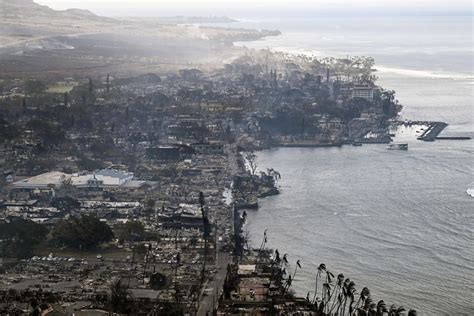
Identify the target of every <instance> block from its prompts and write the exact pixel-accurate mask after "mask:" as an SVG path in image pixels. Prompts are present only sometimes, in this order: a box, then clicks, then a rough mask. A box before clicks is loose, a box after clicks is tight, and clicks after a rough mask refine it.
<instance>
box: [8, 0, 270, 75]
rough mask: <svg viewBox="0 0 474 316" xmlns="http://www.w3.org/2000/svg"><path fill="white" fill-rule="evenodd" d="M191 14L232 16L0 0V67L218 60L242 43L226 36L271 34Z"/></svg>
mask: <svg viewBox="0 0 474 316" xmlns="http://www.w3.org/2000/svg"><path fill="white" fill-rule="evenodd" d="M199 21H201V22H207V23H220V22H222V23H227V22H232V21H234V20H232V19H229V18H225V17H210V18H209V17H207V18H199V17H188V18H186V17H176V18H155V19H154V18H146V19H139V18H127V19H125V18H124V19H118V18H114V19H112V18H107V17H101V16H97V15H95V14H94V13H92V12H90V11H87V10H80V9H68V10H63V11H58V10H53V9H51V8H49V7H47V6H43V5H39V4H37V3H35V2H33V1H32V0H0V75H4V76H8V77H16V76H25V75H30V76H31V75H34V76H51V75H54V76H63V75H64V74H68V75H72V74H79V75H82V74H86V73H87V74H90V73H91V72H93V71H109V72H112V73H125V72H127V73H129V72H132V73H141V72H143V71H150V69H156V71H161V70H166V69H168V68H170V67H171V68H179V67H184V66H189V65H190V64H193V65H208V66H211V65H219V64H222V62H223V61H226V60H229V59H231V58H234V57H235V56H236V55H238V54H240V52H241V51H242V49H240V48H236V47H233V44H232V43H233V42H234V41H245V40H257V39H260V38H262V37H265V36H271V35H277V34H278V33H274V32H271V31H259V30H251V29H235V28H221V27H216V26H212V27H210V26H199V24H197V23H198V22H199ZM214 25H216V24H214Z"/></svg>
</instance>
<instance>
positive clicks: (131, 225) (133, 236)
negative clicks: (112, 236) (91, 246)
mask: <svg viewBox="0 0 474 316" xmlns="http://www.w3.org/2000/svg"><path fill="white" fill-rule="evenodd" d="M115 231H116V236H117V238H118V239H119V240H120V241H121V242H123V241H139V240H143V238H144V237H145V227H144V226H143V224H142V223H141V222H139V221H128V222H126V223H123V224H118V225H117V226H116V230H115Z"/></svg>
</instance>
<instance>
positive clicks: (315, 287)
mask: <svg viewBox="0 0 474 316" xmlns="http://www.w3.org/2000/svg"><path fill="white" fill-rule="evenodd" d="M325 271H326V265H325V264H324V263H321V264H320V265H319V266H318V269H317V271H316V283H315V286H314V296H313V304H316V299H317V295H318V278H319V277H320V276H321V273H323V272H325Z"/></svg>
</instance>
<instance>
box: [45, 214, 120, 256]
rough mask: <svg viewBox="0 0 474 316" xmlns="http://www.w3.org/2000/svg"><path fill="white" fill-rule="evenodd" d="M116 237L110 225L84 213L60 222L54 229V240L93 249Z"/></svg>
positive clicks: (66, 244) (71, 245) (78, 247)
mask: <svg viewBox="0 0 474 316" xmlns="http://www.w3.org/2000/svg"><path fill="white" fill-rule="evenodd" d="M113 237H114V234H113V232H112V230H111V229H110V227H109V226H108V225H107V224H106V223H103V222H101V221H100V220H99V219H98V218H97V217H94V216H90V215H83V216H81V217H80V218H77V217H73V218H70V219H67V220H62V221H61V222H59V223H58V224H57V225H56V226H55V227H54V229H53V231H52V238H53V240H54V241H55V242H56V243H58V244H60V245H65V246H68V247H71V248H76V249H80V248H82V249H93V248H96V247H97V246H98V245H100V244H101V243H103V242H109V241H111V240H112V238H113Z"/></svg>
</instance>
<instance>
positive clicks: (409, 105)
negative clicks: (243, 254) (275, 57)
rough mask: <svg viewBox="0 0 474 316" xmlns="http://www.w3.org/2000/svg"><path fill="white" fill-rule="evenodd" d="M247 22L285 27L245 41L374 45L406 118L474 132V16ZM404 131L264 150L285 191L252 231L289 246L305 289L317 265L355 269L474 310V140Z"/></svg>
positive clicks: (318, 47) (404, 293) (372, 51)
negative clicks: (402, 146)
mask: <svg viewBox="0 0 474 316" xmlns="http://www.w3.org/2000/svg"><path fill="white" fill-rule="evenodd" d="M240 25H241V26H248V27H259V28H270V29H272V28H278V29H280V30H281V31H282V32H283V34H282V35H281V36H278V37H269V38H267V39H265V40H262V41H257V42H251V43H249V42H247V43H237V45H245V46H247V47H251V48H267V47H268V48H271V49H275V50H284V51H288V52H292V53H307V54H314V55H316V56H346V55H347V54H350V55H368V56H373V57H374V58H375V59H376V68H378V70H379V71H378V73H377V75H378V76H379V82H378V83H379V84H380V85H382V86H383V87H385V88H388V89H394V90H396V91H397V98H398V99H399V101H400V102H401V103H402V104H403V105H404V109H403V112H402V113H401V116H402V118H407V119H418V120H441V121H445V122H447V123H448V124H450V125H449V126H448V128H447V129H446V130H445V131H444V132H443V134H444V135H467V136H474V135H473V134H474V126H473V122H474V118H473V117H474V108H473V100H474V98H473V96H474V93H473V88H474V85H473V83H474V76H473V40H472V18H471V17H384V18H369V17H364V18H347V17H345V18H340V19H337V18H314V19H311V18H310V19H298V20H293V21H291V20H285V19H281V20H273V19H265V20H261V21H259V20H252V21H245V22H241V23H240ZM415 129H416V128H414V130H411V131H410V130H404V132H403V133H401V132H400V133H399V134H398V135H397V138H398V139H399V140H402V141H404V142H408V143H409V150H408V151H389V150H387V149H386V148H385V145H364V146H362V147H352V146H344V147H342V148H314V149H311V148H300V149H298V148H280V149H273V150H267V151H263V152H260V153H259V154H258V164H259V166H260V168H261V169H265V168H267V167H272V168H275V169H277V170H279V171H280V172H281V174H282V180H281V182H280V185H281V194H280V195H278V196H274V197H269V198H266V199H262V200H260V202H259V203H260V209H259V210H258V211H249V212H248V214H249V221H248V224H247V225H246V227H245V229H246V230H248V231H249V232H250V235H251V238H252V242H253V243H254V244H255V245H258V244H259V243H260V241H261V238H262V234H263V231H264V229H268V239H269V247H272V248H278V249H279V251H280V253H288V254H289V258H290V262H291V263H293V264H294V262H296V260H298V259H300V260H301V263H302V266H303V270H302V272H301V274H299V275H297V277H296V282H295V284H294V287H295V290H296V291H297V293H298V294H299V295H302V296H306V293H307V292H308V291H311V290H312V289H313V287H314V284H313V282H314V281H313V280H314V275H315V270H316V267H317V266H318V265H319V264H320V263H325V264H326V266H327V267H328V269H329V270H330V271H332V272H334V273H335V274H336V273H344V275H345V276H346V277H350V278H351V279H353V280H354V281H355V282H356V284H357V287H358V288H359V289H361V288H362V287H364V286H367V287H369V289H371V292H372V295H373V298H374V300H375V301H378V300H380V299H384V300H385V302H386V303H387V304H388V305H390V304H392V303H396V304H399V305H403V306H405V307H406V308H415V309H417V310H418V315H474V240H473V237H474V199H473V197H471V196H470V195H469V194H468V193H467V189H468V187H469V186H470V185H472V183H473V182H474V155H473V154H474V141H473V140H469V141H436V142H432V143H427V142H421V141H418V140H416V137H415V134H416V130H415Z"/></svg>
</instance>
